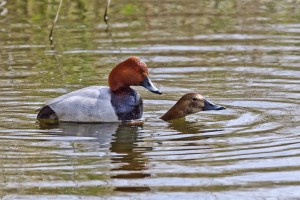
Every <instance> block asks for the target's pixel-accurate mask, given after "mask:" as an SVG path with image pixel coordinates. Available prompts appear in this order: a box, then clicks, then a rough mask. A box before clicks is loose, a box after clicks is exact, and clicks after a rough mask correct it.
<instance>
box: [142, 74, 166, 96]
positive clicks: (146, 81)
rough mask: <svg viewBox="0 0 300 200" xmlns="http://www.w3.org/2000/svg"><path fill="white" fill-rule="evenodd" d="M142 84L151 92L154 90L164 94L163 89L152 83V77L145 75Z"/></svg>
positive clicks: (156, 92)
mask: <svg viewBox="0 0 300 200" xmlns="http://www.w3.org/2000/svg"><path fill="white" fill-rule="evenodd" d="M140 86H143V87H144V88H146V89H147V90H149V91H150V92H153V93H155V94H162V93H161V91H159V90H158V89H157V88H156V87H155V86H154V84H153V83H152V81H151V80H150V78H149V77H148V76H146V77H145V79H144V80H143V82H141V84H140Z"/></svg>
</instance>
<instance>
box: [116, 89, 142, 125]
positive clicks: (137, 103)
mask: <svg viewBox="0 0 300 200" xmlns="http://www.w3.org/2000/svg"><path fill="white" fill-rule="evenodd" d="M111 104H112V106H113V108H114V110H115V111H116V114H117V116H118V118H119V120H133V119H140V118H141V117H142V115H143V100H142V99H141V97H140V95H139V94H138V93H137V92H136V91H134V90H132V89H130V91H129V93H128V95H115V94H113V93H112V95H111Z"/></svg>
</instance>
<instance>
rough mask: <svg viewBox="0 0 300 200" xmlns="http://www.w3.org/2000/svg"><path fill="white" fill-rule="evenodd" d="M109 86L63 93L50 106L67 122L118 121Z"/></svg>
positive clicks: (91, 87) (50, 102) (60, 118)
mask: <svg viewBox="0 0 300 200" xmlns="http://www.w3.org/2000/svg"><path fill="white" fill-rule="evenodd" d="M110 100H111V92H110V89H109V88H108V87H104V86H90V87H86V88H82V89H80V90H76V91H73V92H71V93H68V94H65V95H62V96H60V97H57V98H55V99H53V100H51V101H49V102H48V104H47V105H48V106H50V108H51V109H52V110H54V112H55V113H56V115H57V116H58V119H59V120H60V121H65V122H118V121H119V120H118V116H117V115H116V113H115V110H114V109H113V107H112V105H111V102H110Z"/></svg>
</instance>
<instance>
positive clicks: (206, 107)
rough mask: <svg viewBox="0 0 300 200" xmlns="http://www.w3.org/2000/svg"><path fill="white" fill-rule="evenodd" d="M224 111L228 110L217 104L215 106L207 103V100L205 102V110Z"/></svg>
mask: <svg viewBox="0 0 300 200" xmlns="http://www.w3.org/2000/svg"><path fill="white" fill-rule="evenodd" d="M224 109H226V108H225V107H223V106H218V105H216V104H213V103H211V102H209V101H207V100H206V99H205V101H204V108H203V110H224Z"/></svg>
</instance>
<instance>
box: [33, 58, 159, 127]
mask: <svg viewBox="0 0 300 200" xmlns="http://www.w3.org/2000/svg"><path fill="white" fill-rule="evenodd" d="M108 83H109V87H107V86H90V87H86V88H82V89H79V90H76V91H73V92H71V93H68V94H65V95H62V96H60V97H57V98H55V99H53V100H51V101H49V102H48V103H47V105H45V106H43V107H42V108H40V109H39V110H38V112H39V113H38V115H37V120H38V121H40V122H45V120H46V121H47V120H51V121H54V122H58V121H64V122H91V123H93V122H94V123H95V122H119V121H125V120H135V119H140V118H141V117H142V114H143V101H142V98H141V97H140V95H139V94H138V93H137V91H135V90H133V89H132V88H130V86H143V87H145V88H146V89H148V90H149V91H151V92H153V93H155V94H161V92H160V91H159V90H158V89H157V88H156V87H155V86H154V84H153V83H152V82H151V80H150V78H149V73H148V68H147V65H146V64H145V63H144V62H142V61H141V60H140V59H139V58H138V57H130V58H128V59H127V60H125V61H123V62H121V63H119V64H118V65H117V66H116V67H114V68H113V69H112V70H111V72H110V74H109V77H108Z"/></svg>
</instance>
